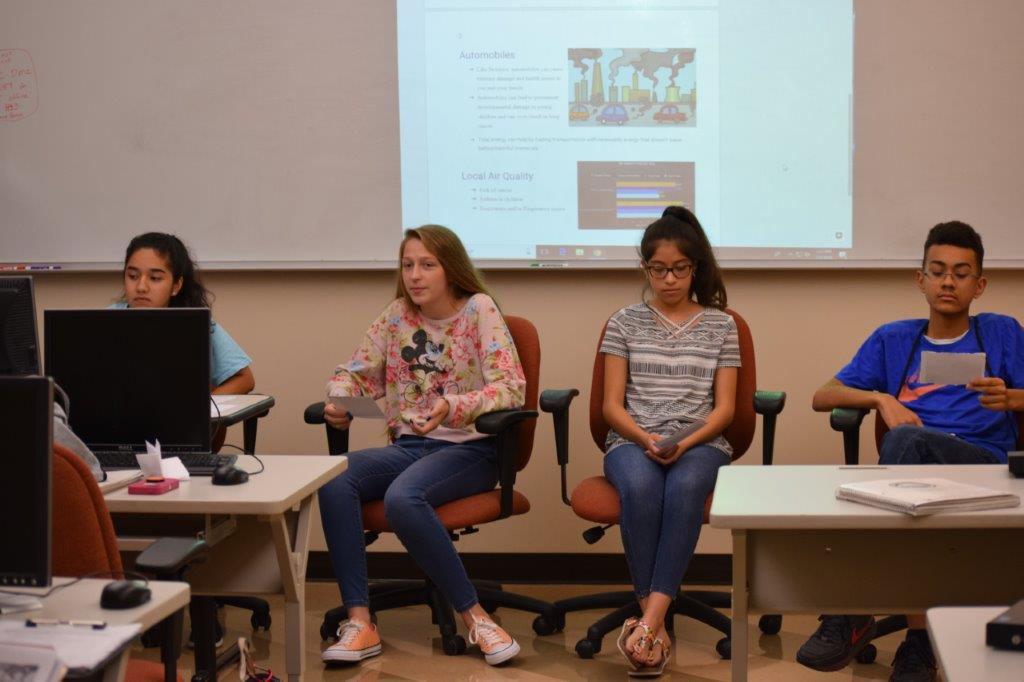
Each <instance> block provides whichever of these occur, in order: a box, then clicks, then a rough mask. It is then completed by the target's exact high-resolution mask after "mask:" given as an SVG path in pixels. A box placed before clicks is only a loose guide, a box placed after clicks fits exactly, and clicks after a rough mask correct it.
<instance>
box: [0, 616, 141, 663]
mask: <svg viewBox="0 0 1024 682" xmlns="http://www.w3.org/2000/svg"><path fill="white" fill-rule="evenodd" d="M140 629H141V626H139V625H138V624H134V625H108V626H107V627H105V628H103V629H102V630H93V629H92V628H88V627H80V626H74V625H43V626H40V627H35V628H30V627H26V626H25V621H24V620H23V619H16V620H3V621H0V642H4V643H7V644H11V643H17V644H29V645H34V646H50V647H53V649H54V650H55V651H56V652H57V658H59V659H60V661H61V663H63V664H64V665H66V666H67V667H68V668H85V669H87V670H91V669H92V668H95V667H96V666H97V665H99V664H100V663H102V662H103V661H104V660H105V659H106V658H107V657H108V656H110V654H112V653H113V652H115V651H117V650H118V649H120V648H121V647H122V646H124V645H125V644H127V643H128V642H130V641H131V640H132V639H134V638H135V635H137V634H138V633H139V630H140Z"/></svg>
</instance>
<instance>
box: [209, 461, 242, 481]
mask: <svg viewBox="0 0 1024 682" xmlns="http://www.w3.org/2000/svg"><path fill="white" fill-rule="evenodd" d="M248 480H249V473H248V472H247V471H243V470H242V469H239V468H238V467H236V466H234V465H231V464H228V465H226V466H222V467H217V468H216V469H214V470H213V484H214V485H238V484H239V483H245V482H246V481H248Z"/></svg>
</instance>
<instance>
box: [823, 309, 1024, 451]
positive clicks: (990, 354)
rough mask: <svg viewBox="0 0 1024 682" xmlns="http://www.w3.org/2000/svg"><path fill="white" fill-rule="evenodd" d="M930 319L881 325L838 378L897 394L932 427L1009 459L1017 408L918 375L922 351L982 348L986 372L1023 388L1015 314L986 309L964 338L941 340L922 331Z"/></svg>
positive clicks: (1023, 335)
mask: <svg viewBox="0 0 1024 682" xmlns="http://www.w3.org/2000/svg"><path fill="white" fill-rule="evenodd" d="M927 322H928V321H927V320H900V321H899V322H890V323H888V324H884V325H882V326H881V327H879V328H878V329H876V330H875V331H874V333H872V334H871V336H870V337H868V339H867V341H865V342H864V344H863V345H862V346H861V347H860V349H859V350H858V351H857V354H856V355H854V357H853V360H851V361H850V363H849V364H848V365H846V367H843V369H842V370H841V371H840V372H839V374H837V375H836V379H838V380H839V381H840V382H842V383H843V385H845V386H849V387H851V388H859V389H863V390H866V391H879V392H883V393H888V394H890V395H893V396H896V398H897V399H898V400H899V401H900V402H901V403H902V404H903V405H904V406H905V407H906V408H907V409H909V410H911V411H913V412H914V413H915V414H917V416H918V417H920V418H921V422H922V423H923V424H924V425H925V426H927V427H928V428H932V429H936V430H939V431H944V432H946V433H951V434H954V435H956V436H957V437H958V438H962V439H963V440H965V441H967V442H969V443H973V444H974V445H978V446H981V447H983V448H985V449H987V450H990V451H991V452H993V453H994V454H995V455H996V456H997V457H998V458H999V459H1000V461H1003V462H1005V461H1006V453H1007V451H1009V450H1015V449H1016V447H1017V418H1016V415H1015V414H1014V413H1012V412H996V411H993V410H989V409H986V408H985V407H983V406H982V405H981V403H980V402H979V400H978V397H979V394H978V393H977V392H976V391H971V390H969V389H968V388H967V387H966V386H953V385H946V384H925V383H921V382H919V381H918V380H917V379H918V377H919V376H920V372H921V352H922V351H926V350H927V351H933V352H938V353H980V352H984V353H985V354H986V362H987V369H986V372H985V375H986V376H997V377H1000V378H1002V380H1003V381H1005V382H1006V387H1007V388H1024V329H1022V328H1021V325H1020V323H1018V322H1017V320H1015V319H1013V318H1012V317H1008V316H1006V315H996V314H994V313H982V314H980V315H977V316H976V317H974V318H972V320H971V327H970V329H968V331H967V333H966V334H965V335H964V336H963V337H962V338H960V339H958V340H956V341H955V342H953V343H946V344H937V343H932V342H931V341H929V340H928V339H927V338H925V337H924V336H923V335H922V331H923V330H924V329H925V328H926V325H927ZM915 341H917V344H916V348H915ZM911 351H913V358H910V354H911ZM908 359H909V360H910V361H909V363H908Z"/></svg>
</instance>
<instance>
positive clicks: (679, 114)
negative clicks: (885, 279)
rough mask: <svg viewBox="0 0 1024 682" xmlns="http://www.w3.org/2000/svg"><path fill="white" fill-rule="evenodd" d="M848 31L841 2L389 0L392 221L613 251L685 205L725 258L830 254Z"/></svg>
mask: <svg viewBox="0 0 1024 682" xmlns="http://www.w3.org/2000/svg"><path fill="white" fill-rule="evenodd" d="M852 41H853V11H852V6H851V0H815V1H813V2H808V1H807V0H778V1H777V2H772V3H765V2H761V1H760V0H671V1H670V0H645V1H644V2H637V3H622V2H618V1H617V0H594V1H588V3H587V4H586V5H585V6H584V5H580V9H574V6H573V5H572V4H571V3H565V2H555V1H554V0H530V1H524V2H521V3H516V4H515V6H512V5H510V4H509V3H507V2H504V0H500V1H499V0H476V1H474V2H467V1H464V0H444V1H441V0H410V1H408V2H406V1H404V0H399V2H398V51H399V55H398V66H399V74H398V75H399V92H398V98H399V118H400V123H401V155H402V158H401V168H402V220H403V224H404V225H405V226H413V225H418V224H423V223H429V222H434V223H441V224H444V225H448V226H450V227H452V228H453V229H455V230H456V231H457V232H458V233H459V234H460V235H461V236H462V238H463V240H464V241H465V242H466V245H467V247H468V248H469V249H470V252H471V255H473V257H474V258H477V259H480V260H483V261H488V260H493V261H511V262H513V263H517V262H521V263H532V262H533V261H549V260H550V261H557V262H563V261H564V262H568V261H588V260H610V261H616V260H623V261H628V260H632V259H634V258H635V253H636V251H635V247H636V245H637V243H638V240H639V237H640V232H641V231H642V229H643V228H644V227H646V225H648V224H649V223H650V222H651V221H652V220H655V219H656V218H657V217H659V216H660V214H661V212H662V211H663V210H664V208H665V206H667V205H670V204H682V205H685V206H687V207H689V208H691V209H693V210H694V211H695V212H696V213H697V215H698V216H699V217H700V219H701V221H702V222H703V224H704V225H705V227H706V228H707V230H708V235H709V237H710V238H711V240H712V242H713V243H714V244H715V245H716V246H717V247H719V249H720V251H721V253H722V256H723V257H724V258H726V259H729V258H735V259H760V258H767V259H771V258H792V257H803V254H805V253H806V254H807V256H808V257H830V258H833V257H834V258H839V257H842V256H841V255H840V251H842V250H843V249H848V248H850V247H851V245H852V240H853V236H852V234H851V223H852V216H851V210H852V209H851V206H852V200H851V191H852V188H851V177H852V169H851V158H852V156H851V148H852V135H851V112H852V101H851V97H852V68H853V67H852V45H853V42H852ZM794 254H799V255H794ZM552 264H557V263H552Z"/></svg>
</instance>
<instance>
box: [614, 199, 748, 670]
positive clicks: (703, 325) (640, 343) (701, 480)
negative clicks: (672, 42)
mask: <svg viewBox="0 0 1024 682" xmlns="http://www.w3.org/2000/svg"><path fill="white" fill-rule="evenodd" d="M640 258H641V267H642V268H643V271H644V276H645V287H644V300H643V301H642V302H641V303H635V304H633V305H630V306H626V307H625V308H623V309H621V310H619V311H618V312H616V313H615V314H614V315H612V317H611V319H610V320H608V325H607V328H606V330H605V335H604V339H603V341H602V342H601V348H600V352H601V353H603V354H604V363H605V380H604V381H605V384H604V403H603V406H602V411H603V414H604V418H605V420H606V421H607V422H608V424H609V426H610V427H611V430H610V431H609V432H608V438H607V441H606V442H605V452H606V454H605V458H604V473H605V476H607V478H608V479H609V480H610V481H611V483H612V485H614V486H615V488H616V489H617V490H618V492H619V498H620V501H621V504H622V515H621V521H620V528H621V530H622V543H623V545H624V547H625V551H626V560H627V562H628V564H629V570H630V574H631V576H632V580H633V586H634V590H635V592H636V596H637V600H638V601H639V603H640V608H641V612H642V615H641V617H640V618H639V619H632V618H631V619H629V620H627V621H626V622H625V623H624V624H623V628H622V634H621V636H620V637H619V642H618V643H619V650H620V651H621V652H622V654H623V655H624V656H625V657H626V660H627V661H628V663H629V664H630V670H629V673H630V674H631V675H637V676H656V675H659V674H661V672H663V671H664V669H665V664H666V662H667V661H668V658H669V644H668V634H667V632H666V630H665V625H664V623H665V615H666V613H667V612H668V608H669V606H670V605H671V603H672V600H673V599H674V598H675V595H676V593H677V591H678V589H679V586H680V584H681V583H682V579H683V574H684V573H685V571H686V567H687V565H688V564H689V562H690V558H691V557H692V556H693V552H694V549H695V547H696V545H697V537H698V536H699V534H700V529H701V524H702V522H703V516H704V501H705V498H706V497H707V496H708V494H709V493H710V492H711V491H712V489H713V488H714V486H715V479H716V478H717V475H718V468H719V467H721V466H723V465H725V464H728V463H729V461H730V456H731V454H732V449H731V448H730V446H729V443H728V442H727V441H726V440H725V438H723V437H722V431H724V430H725V428H726V427H727V426H728V425H729V424H730V423H731V422H732V418H733V410H734V407H735V402H736V380H737V379H736V377H737V368H738V367H739V366H740V349H739V341H738V336H737V332H736V323H735V321H734V320H733V319H732V317H730V316H729V315H728V314H727V313H726V312H724V310H725V306H726V294H725V286H724V285H723V283H722V273H721V270H720V269H719V267H718V263H717V262H716V261H715V256H714V253H713V252H712V250H711V244H710V243H709V242H708V238H707V235H705V234H704V230H703V228H702V227H701V225H700V222H699V221H698V220H697V217H696V216H695V215H694V214H693V213H692V212H690V211H689V210H687V209H686V208H683V207H681V206H670V207H668V208H667V209H665V212H664V213H663V214H662V217H661V218H660V219H659V220H657V221H655V222H654V223H652V224H651V225H650V226H648V227H647V229H646V230H645V231H644V235H643V238H642V239H641V241H640ZM700 421H703V426H700V427H699V428H697V429H696V430H695V431H693V432H692V433H690V434H689V435H688V436H686V437H684V438H683V439H682V440H681V441H680V442H679V443H678V444H676V445H670V446H663V447H660V448H659V446H658V442H659V441H661V440H663V439H665V438H666V437H668V436H670V435H672V434H673V433H674V432H676V431H679V430H680V429H682V428H683V427H686V426H687V425H689V424H693V423H699V422H700Z"/></svg>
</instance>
